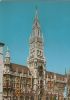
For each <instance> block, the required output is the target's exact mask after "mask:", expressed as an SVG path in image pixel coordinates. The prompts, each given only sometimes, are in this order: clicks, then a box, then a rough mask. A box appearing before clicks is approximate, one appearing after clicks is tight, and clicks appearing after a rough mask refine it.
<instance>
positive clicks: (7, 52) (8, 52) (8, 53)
mask: <svg viewBox="0 0 70 100" xmlns="http://www.w3.org/2000/svg"><path fill="white" fill-rule="evenodd" d="M5 57H10V51H9V48H8V46H7V49H6V55H5Z"/></svg>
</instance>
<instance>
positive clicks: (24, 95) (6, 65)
mask: <svg viewBox="0 0 70 100" xmlns="http://www.w3.org/2000/svg"><path fill="white" fill-rule="evenodd" d="M29 45H30V47H29V55H28V58H27V66H24V65H19V64H15V63H12V62H11V60H10V59H11V57H10V51H9V49H8V47H7V51H6V54H5V57H3V56H4V55H3V47H4V44H3V43H0V89H1V90H0V100H64V91H65V87H66V86H67V90H68V92H67V93H68V94H67V96H68V97H70V96H69V95H70V77H69V75H70V74H68V75H67V74H64V75H62V74H59V73H56V72H49V71H48V70H47V69H46V64H47V62H46V59H45V55H44V38H43V34H42V31H41V27H40V23H39V18H38V12H37V10H36V13H35V17H34V22H33V26H32V33H31V34H30V38H29ZM3 58H4V59H5V60H3ZM68 100H70V99H68Z"/></svg>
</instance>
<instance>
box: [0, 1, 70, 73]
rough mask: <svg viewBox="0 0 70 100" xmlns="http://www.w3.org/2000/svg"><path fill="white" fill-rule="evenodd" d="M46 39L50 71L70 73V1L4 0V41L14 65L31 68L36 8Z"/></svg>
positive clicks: (0, 7) (0, 28) (0, 26)
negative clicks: (30, 52) (31, 45)
mask: <svg viewBox="0 0 70 100" xmlns="http://www.w3.org/2000/svg"><path fill="white" fill-rule="evenodd" d="M36 6H37V7H38V15H39V21H40V26H41V30H42V33H43V37H44V55H45V58H46V69H47V70H48V71H52V72H55V73H61V74H64V73H65V68H66V70H67V71H69V70H70V1H65V0H62V1H60V0H59V1H58V0H53V1H52V0H50V1H49V0H48V1H46V0H44V1H42V0H41V1H30V2H29V1H20V2H19V1H15V2H14V1H7V2H6V1H4V2H3V1H1V2H0V41H1V42H4V43H5V47H4V54H5V52H6V47H7V46H8V47H9V50H10V55H11V62H13V63H16V64H21V65H27V57H28V55H29V37H30V34H31V32H32V25H33V20H34V16H35V10H36V9H35V7H36Z"/></svg>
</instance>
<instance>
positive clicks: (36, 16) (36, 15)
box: [35, 6, 38, 20]
mask: <svg viewBox="0 0 70 100" xmlns="http://www.w3.org/2000/svg"><path fill="white" fill-rule="evenodd" d="M35 19H36V20H38V8H37V6H36V13H35Z"/></svg>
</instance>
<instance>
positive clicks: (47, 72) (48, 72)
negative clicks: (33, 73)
mask: <svg viewBox="0 0 70 100" xmlns="http://www.w3.org/2000/svg"><path fill="white" fill-rule="evenodd" d="M46 74H56V75H58V76H64V77H65V75H63V74H59V73H55V72H50V71H46Z"/></svg>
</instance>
